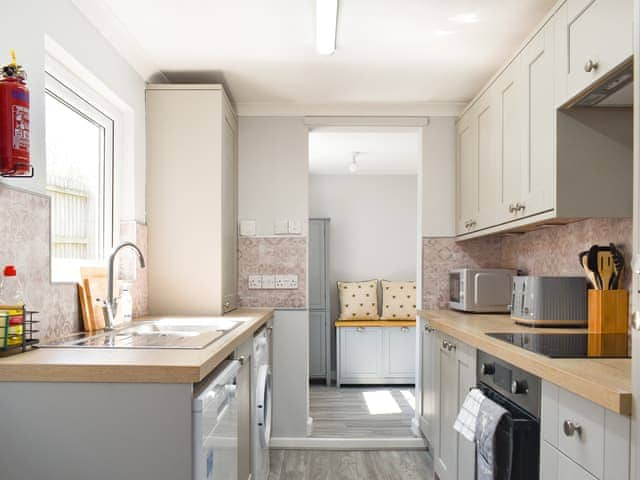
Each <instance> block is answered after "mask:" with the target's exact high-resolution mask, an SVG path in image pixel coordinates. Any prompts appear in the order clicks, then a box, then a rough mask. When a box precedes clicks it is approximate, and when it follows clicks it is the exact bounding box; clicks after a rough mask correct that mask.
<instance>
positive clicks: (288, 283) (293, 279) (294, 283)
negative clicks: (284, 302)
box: [276, 275, 298, 290]
mask: <svg viewBox="0 0 640 480" xmlns="http://www.w3.org/2000/svg"><path fill="white" fill-rule="evenodd" d="M276 288H277V289H281V290H295V289H296V288H298V275H276Z"/></svg>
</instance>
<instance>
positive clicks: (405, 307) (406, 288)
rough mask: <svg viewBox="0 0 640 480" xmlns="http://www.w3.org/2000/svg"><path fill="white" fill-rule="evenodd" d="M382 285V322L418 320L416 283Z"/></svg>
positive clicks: (386, 282)
mask: <svg viewBox="0 0 640 480" xmlns="http://www.w3.org/2000/svg"><path fill="white" fill-rule="evenodd" d="M380 283H381V284H382V317H381V319H382V320H415V319H416V282H390V281H388V280H381V282H380Z"/></svg>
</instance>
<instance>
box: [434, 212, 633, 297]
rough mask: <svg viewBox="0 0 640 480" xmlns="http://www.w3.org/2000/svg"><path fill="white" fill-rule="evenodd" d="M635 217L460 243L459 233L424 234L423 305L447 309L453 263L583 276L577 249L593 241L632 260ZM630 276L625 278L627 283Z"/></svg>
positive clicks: (599, 220) (590, 220)
mask: <svg viewBox="0 0 640 480" xmlns="http://www.w3.org/2000/svg"><path fill="white" fill-rule="evenodd" d="M631 241H632V221H631V219H610V218H605V219H596V218H594V219H587V220H583V221H580V222H575V223H571V224H568V225H559V226H554V227H549V228H543V229H540V230H536V231H533V232H528V233H525V234H521V235H513V236H506V235H505V236H489V237H482V238H476V239H472V240H467V241H464V242H456V241H455V238H451V237H449V238H424V239H423V252H422V259H423V264H422V267H423V268H422V279H423V285H422V295H423V297H422V299H423V302H422V305H423V308H425V309H434V308H446V307H447V305H448V296H449V291H448V289H449V278H448V275H447V273H448V272H449V270H451V269H453V268H463V267H478V268H497V267H502V268H513V269H518V270H521V271H522V272H523V273H525V274H529V275H582V274H583V270H582V269H581V268H580V265H579V263H578V253H579V252H581V251H583V250H586V249H588V248H589V247H590V246H591V245H593V244H599V245H607V244H608V243H609V242H613V243H615V244H616V245H617V246H618V247H619V248H621V249H622V251H623V253H624V254H625V257H626V259H627V264H629V262H630V259H631ZM628 285H629V277H628V276H627V277H626V279H625V287H626V288H628Z"/></svg>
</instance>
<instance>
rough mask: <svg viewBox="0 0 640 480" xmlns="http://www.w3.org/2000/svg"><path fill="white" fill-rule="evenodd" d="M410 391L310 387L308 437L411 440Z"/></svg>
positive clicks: (411, 392)
mask: <svg viewBox="0 0 640 480" xmlns="http://www.w3.org/2000/svg"><path fill="white" fill-rule="evenodd" d="M414 402H415V400H414V398H413V387H384V386H382V387H377V386H373V387H348V386H347V387H342V388H340V389H338V388H335V387H327V386H324V385H311V387H310V389H309V414H310V415H311V417H312V418H313V433H312V437H320V438H332V437H340V438H345V437H348V438H390V437H405V438H406V437H412V436H413V435H412V433H411V419H412V418H413V414H414V413H413V412H414V406H413V405H412V403H414Z"/></svg>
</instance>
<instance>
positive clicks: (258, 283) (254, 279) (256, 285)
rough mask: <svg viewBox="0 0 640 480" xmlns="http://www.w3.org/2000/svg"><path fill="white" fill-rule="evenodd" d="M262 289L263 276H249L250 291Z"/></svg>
mask: <svg viewBox="0 0 640 480" xmlns="http://www.w3.org/2000/svg"><path fill="white" fill-rule="evenodd" d="M261 288H262V275H249V289H250V290H259V289H261Z"/></svg>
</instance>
